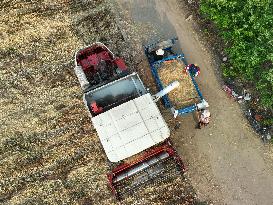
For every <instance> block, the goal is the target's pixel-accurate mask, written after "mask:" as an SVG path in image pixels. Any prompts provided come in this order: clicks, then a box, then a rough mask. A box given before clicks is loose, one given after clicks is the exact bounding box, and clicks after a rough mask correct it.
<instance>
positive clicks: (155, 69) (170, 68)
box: [144, 37, 209, 117]
mask: <svg viewBox="0 0 273 205" xmlns="http://www.w3.org/2000/svg"><path fill="white" fill-rule="evenodd" d="M177 40H178V38H176V37H175V38H172V39H168V40H165V41H156V42H154V43H151V44H149V45H146V46H144V51H145V55H146V56H147V58H148V61H149V64H150V69H151V72H152V75H153V77H154V80H155V83H156V85H157V88H158V90H162V89H164V88H165V86H166V84H168V83H171V82H172V81H174V80H178V81H179V82H180V87H179V88H180V89H179V90H176V92H173V93H171V94H167V95H165V96H163V97H162V102H163V105H164V106H165V107H166V108H168V109H170V110H171V112H172V113H173V115H174V117H177V116H178V115H184V114H187V113H191V112H194V111H197V110H202V109H205V108H207V107H208V106H209V105H208V103H207V101H206V100H205V99H204V97H203V95H202V93H201V91H200V89H199V87H198V84H197V82H196V80H195V77H196V76H197V75H198V74H199V73H200V70H199V69H198V67H196V66H195V65H194V64H190V65H189V64H188V62H187V60H186V59H185V56H184V54H183V53H180V54H177V53H175V52H174V50H173V46H174V45H175V43H176V41H177Z"/></svg>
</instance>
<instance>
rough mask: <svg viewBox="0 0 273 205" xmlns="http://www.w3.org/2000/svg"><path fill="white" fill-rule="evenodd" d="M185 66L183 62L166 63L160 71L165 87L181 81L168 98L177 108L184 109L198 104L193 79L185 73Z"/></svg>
mask: <svg viewBox="0 0 273 205" xmlns="http://www.w3.org/2000/svg"><path fill="white" fill-rule="evenodd" d="M184 68H185V65H184V64H183V63H182V62H181V61H177V60H172V61H165V62H163V63H162V64H161V67H160V68H159V69H158V74H159V76H160V79H161V82H162V83H163V85H164V86H167V85H168V84H170V83H172V82H174V81H179V83H180V85H179V87H178V88H176V89H174V90H173V91H171V92H170V93H168V96H169V98H170V100H171V103H172V104H173V106H174V107H175V108H182V107H186V106H189V105H192V104H194V103H197V102H198V94H197V92H196V90H195V88H194V85H193V83H192V80H191V77H190V76H189V74H188V73H187V72H184Z"/></svg>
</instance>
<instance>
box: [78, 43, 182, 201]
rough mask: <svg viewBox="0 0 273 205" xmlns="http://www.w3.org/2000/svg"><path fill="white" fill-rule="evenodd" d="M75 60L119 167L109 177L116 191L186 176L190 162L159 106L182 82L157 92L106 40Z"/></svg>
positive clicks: (98, 124) (103, 139)
mask: <svg viewBox="0 0 273 205" xmlns="http://www.w3.org/2000/svg"><path fill="white" fill-rule="evenodd" d="M75 64H76V66H75V73H76V75H77V77H78V79H79V82H80V84H81V87H82V89H83V91H84V96H83V99H84V102H85V104H86V107H87V109H88V111H89V113H90V115H91V121H92V123H93V125H94V127H95V129H96V131H97V133H98V136H99V139H100V142H101V144H102V146H103V148H104V151H105V153H106V155H107V158H108V159H109V161H110V162H111V163H112V165H114V166H115V168H114V169H113V170H112V171H111V172H110V173H108V175H107V176H108V179H109V184H110V187H111V190H112V192H113V194H114V195H115V196H116V197H117V198H119V199H120V198H121V197H122V196H124V195H125V194H126V193H130V192H131V191H132V190H135V189H136V188H137V187H140V186H142V185H143V184H146V183H147V182H149V181H152V182H153V183H154V182H156V181H162V180H165V179H168V178H173V177H174V176H177V175H179V176H181V173H183V172H184V165H183V163H182V161H181V159H180V158H179V156H178V155H177V154H176V151H175V150H174V148H173V147H172V145H171V143H170V141H169V137H170V130H169V128H168V126H167V124H166V122H165V120H164V119H163V117H162V115H161V113H160V111H159V109H158V107H157V105H156V102H157V101H158V100H159V99H160V98H161V97H162V96H164V95H166V94H167V93H168V92H170V91H171V90H173V89H174V88H176V87H177V86H179V83H178V82H173V83H171V84H170V85H168V86H167V87H166V88H164V89H163V90H161V91H160V92H159V93H157V94H155V95H151V94H150V93H149V92H148V90H147V89H146V88H145V86H144V84H143V83H142V81H141V79H140V78H139V76H138V74H137V73H130V72H129V70H128V69H127V67H126V65H125V63H124V61H123V60H122V59H121V58H116V57H115V56H114V54H113V53H112V52H111V51H110V50H109V49H108V48H107V47H106V46H105V45H104V44H102V43H94V44H92V45H90V46H88V47H86V48H84V49H81V50H80V51H78V52H77V53H76V55H75Z"/></svg>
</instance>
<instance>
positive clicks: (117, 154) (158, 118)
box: [91, 93, 170, 162]
mask: <svg viewBox="0 0 273 205" xmlns="http://www.w3.org/2000/svg"><path fill="white" fill-rule="evenodd" d="M91 119H92V122H93V125H94V127H95V129H96V130H97V132H98V135H99V138H100V141H101V144H102V146H103V148H104V150H105V152H106V155H107V157H108V159H109V160H110V161H111V162H119V161H121V160H123V159H126V158H128V157H131V156H133V155H135V154H137V153H140V152H142V151H143V150H145V149H147V148H149V147H151V146H153V145H156V144H158V143H160V142H162V141H164V140H165V139H167V138H168V137H169V136H170V130H169V128H168V126H167V124H166V122H165V120H164V119H163V117H162V115H161V113H160V112H159V109H158V107H157V105H156V104H155V102H154V101H153V99H152V96H151V94H150V93H147V94H145V95H142V96H140V97H138V98H135V99H133V100H130V101H128V102H125V103H123V104H121V105H119V106H117V107H114V108H112V109H110V110H108V111H106V112H104V113H102V114H99V115H97V116H95V117H93V118H91Z"/></svg>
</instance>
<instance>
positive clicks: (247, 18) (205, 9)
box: [201, 0, 273, 108]
mask: <svg viewBox="0 0 273 205" xmlns="http://www.w3.org/2000/svg"><path fill="white" fill-rule="evenodd" d="M201 13H202V14H203V15H205V16H206V17H207V18H208V19H210V20H212V21H213V22H214V23H215V24H216V26H217V28H218V29H219V30H220V34H221V37H222V38H223V39H224V41H225V44H226V45H227V46H226V48H225V52H226V53H227V54H228V56H229V58H230V60H229V63H227V64H225V65H224V69H223V71H224V75H225V76H227V77H237V78H238V77H239V78H241V79H243V80H245V81H247V82H250V83H253V85H254V86H256V89H257V91H258V93H259V94H260V99H261V104H262V105H263V106H264V107H267V108H272V107H273V1H272V0H201Z"/></svg>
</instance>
